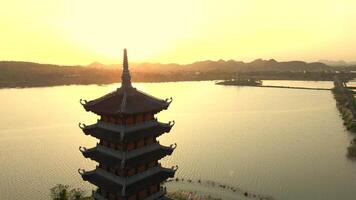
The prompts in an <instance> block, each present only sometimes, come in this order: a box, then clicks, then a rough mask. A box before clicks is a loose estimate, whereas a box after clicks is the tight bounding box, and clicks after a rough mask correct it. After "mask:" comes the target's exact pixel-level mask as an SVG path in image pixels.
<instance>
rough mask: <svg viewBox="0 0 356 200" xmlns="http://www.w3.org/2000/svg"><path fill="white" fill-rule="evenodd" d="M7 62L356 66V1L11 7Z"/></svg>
mask: <svg viewBox="0 0 356 200" xmlns="http://www.w3.org/2000/svg"><path fill="white" fill-rule="evenodd" d="M0 27H1V37H0V60H26V61H36V62H42V63H56V64H89V63H90V62H93V61H99V62H103V63H118V62H120V60H121V53H122V52H121V50H122V49H123V48H124V47H127V48H128V49H129V56H130V60H131V61H140V62H142V61H147V62H163V63H167V62H178V63H189V62H194V61H198V60H205V59H212V60H216V59H220V58H222V59H236V60H245V61H249V60H252V59H255V58H274V59H278V60H306V61H315V60H319V59H334V60H335V59H344V60H356V56H355V55H356V50H355V47H356V37H355V35H356V1H355V0H314V1H310V0H299V1H297V0H270V1H265V0H248V1H247V0H179V1H173V0H151V1H147V0H129V1H123V0H101V1H99V0H90V1H88V0H33V1H28V0H11V1H4V2H2V3H0Z"/></svg>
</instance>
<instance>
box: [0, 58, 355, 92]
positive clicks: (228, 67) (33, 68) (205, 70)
mask: <svg viewBox="0 0 356 200" xmlns="http://www.w3.org/2000/svg"><path fill="white" fill-rule="evenodd" d="M121 69H122V66H121V64H111V65H104V64H102V63H99V62H93V63H91V64H89V65H87V66H61V65H53V64H39V63H33V62H19V61H0V88H4V87H42V86H54V85H71V84H80V85H84V84H109V83H117V82H119V81H120V80H121V78H120V77H121ZM341 70H343V71H345V72H351V71H356V67H330V66H328V65H326V64H324V63H320V62H312V63H306V62H303V61H287V62H278V61H276V60H273V59H270V60H262V59H257V60H254V61H252V62H246V63H245V62H242V61H235V60H227V61H225V60H217V61H211V60H206V61H199V62H195V63H191V64H185V65H181V64H174V63H173V64H160V63H130V71H131V77H132V80H133V81H135V82H167V81H201V80H223V79H231V78H234V77H236V73H240V74H241V75H245V76H248V77H252V78H256V79H263V80H332V79H333V74H334V73H335V71H341Z"/></svg>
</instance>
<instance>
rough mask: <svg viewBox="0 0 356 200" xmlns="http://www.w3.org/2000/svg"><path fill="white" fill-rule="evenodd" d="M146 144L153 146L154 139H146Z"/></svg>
mask: <svg viewBox="0 0 356 200" xmlns="http://www.w3.org/2000/svg"><path fill="white" fill-rule="evenodd" d="M145 143H146V145H148V144H153V137H148V138H145Z"/></svg>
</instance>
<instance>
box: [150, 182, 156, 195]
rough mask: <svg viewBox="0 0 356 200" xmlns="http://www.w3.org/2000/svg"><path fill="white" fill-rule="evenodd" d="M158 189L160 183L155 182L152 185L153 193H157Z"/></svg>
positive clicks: (151, 190) (151, 191)
mask: <svg viewBox="0 0 356 200" xmlns="http://www.w3.org/2000/svg"><path fill="white" fill-rule="evenodd" d="M157 191H158V185H157V184H154V185H151V186H150V193H151V194H153V193H156V192H157Z"/></svg>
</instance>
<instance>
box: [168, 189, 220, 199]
mask: <svg viewBox="0 0 356 200" xmlns="http://www.w3.org/2000/svg"><path fill="white" fill-rule="evenodd" d="M167 197H169V198H171V199H174V200H187V199H190V200H200V199H205V200H221V199H219V198H214V197H212V196H210V195H202V194H199V193H197V192H192V191H183V190H178V191H175V192H169V193H168V194H167Z"/></svg>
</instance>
